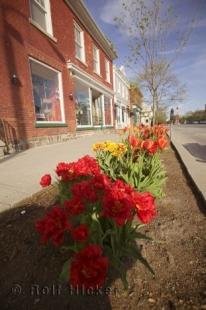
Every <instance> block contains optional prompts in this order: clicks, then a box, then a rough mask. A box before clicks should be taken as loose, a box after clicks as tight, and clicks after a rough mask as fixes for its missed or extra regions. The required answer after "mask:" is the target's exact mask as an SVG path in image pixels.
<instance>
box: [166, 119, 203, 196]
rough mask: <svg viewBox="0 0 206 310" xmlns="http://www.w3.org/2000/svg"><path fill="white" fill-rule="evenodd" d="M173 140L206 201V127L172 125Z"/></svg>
mask: <svg viewBox="0 0 206 310" xmlns="http://www.w3.org/2000/svg"><path fill="white" fill-rule="evenodd" d="M171 140H172V143H173V144H174V146H175V148H176V150H177V151H178V153H179V155H180V157H181V158H182V161H183V163H184V165H185V167H186V169H187V171H188V173H189V175H190V176H191V178H192V179H193V181H194V183H195V184H196V186H197V188H198V189H199V191H200V193H201V194H202V196H203V197H204V199H205V201H206V125H205V124H201V125H198V124H192V125H172V126H171Z"/></svg>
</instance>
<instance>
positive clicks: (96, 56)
mask: <svg viewBox="0 0 206 310" xmlns="http://www.w3.org/2000/svg"><path fill="white" fill-rule="evenodd" d="M93 69H94V72H95V73H97V74H100V61H99V49H98V48H97V47H96V46H93Z"/></svg>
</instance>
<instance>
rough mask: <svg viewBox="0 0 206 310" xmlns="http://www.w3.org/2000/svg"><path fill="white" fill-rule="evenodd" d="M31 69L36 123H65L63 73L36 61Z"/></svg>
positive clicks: (31, 63) (32, 61) (32, 62)
mask: <svg viewBox="0 0 206 310" xmlns="http://www.w3.org/2000/svg"><path fill="white" fill-rule="evenodd" d="M30 67H31V78H32V86H33V98H34V105H35V114H36V121H44V122H62V121H64V117H63V95H62V82H61V73H60V72H59V71H56V70H54V69H52V68H50V67H48V66H46V65H43V64H41V63H39V62H38V61H34V60H30Z"/></svg>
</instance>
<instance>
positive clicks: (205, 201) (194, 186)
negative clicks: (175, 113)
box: [170, 140, 206, 214]
mask: <svg viewBox="0 0 206 310" xmlns="http://www.w3.org/2000/svg"><path fill="white" fill-rule="evenodd" d="M170 145H171V147H172V149H173V150H174V152H175V154H176V156H177V158H178V160H179V162H180V163H181V166H182V168H183V169H182V170H183V173H184V174H185V176H186V177H188V178H189V186H190V187H191V190H192V191H193V193H194V194H195V195H197V197H196V198H197V200H200V201H201V202H202V203H203V206H204V210H202V211H203V212H204V213H205V214H206V198H205V196H204V194H203V193H202V192H201V190H200V189H199V187H198V185H197V184H196V182H195V181H194V179H193V177H192V175H191V174H190V172H189V170H188V168H187V165H186V164H185V162H184V161H183V159H182V157H181V155H180V153H179V152H178V150H177V148H176V146H175V144H174V143H173V142H172V140H170Z"/></svg>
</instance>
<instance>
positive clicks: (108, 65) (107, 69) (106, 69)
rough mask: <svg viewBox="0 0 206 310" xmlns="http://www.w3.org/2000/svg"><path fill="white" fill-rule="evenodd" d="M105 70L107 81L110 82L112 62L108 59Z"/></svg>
mask: <svg viewBox="0 0 206 310" xmlns="http://www.w3.org/2000/svg"><path fill="white" fill-rule="evenodd" d="M105 71H106V81H107V82H108V83H110V64H109V61H108V60H107V59H106V60H105Z"/></svg>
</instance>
